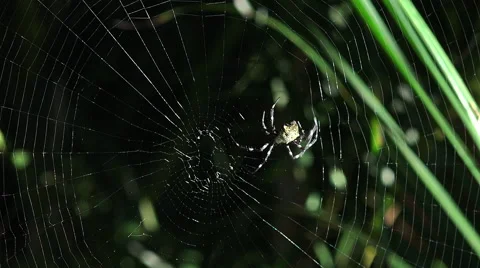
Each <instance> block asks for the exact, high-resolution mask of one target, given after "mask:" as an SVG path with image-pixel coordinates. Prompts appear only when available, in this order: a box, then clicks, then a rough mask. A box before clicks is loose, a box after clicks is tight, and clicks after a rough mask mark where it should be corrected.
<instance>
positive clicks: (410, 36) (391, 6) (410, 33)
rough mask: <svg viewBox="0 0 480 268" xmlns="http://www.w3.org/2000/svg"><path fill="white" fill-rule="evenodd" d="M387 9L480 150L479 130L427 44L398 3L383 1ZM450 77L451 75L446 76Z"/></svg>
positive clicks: (388, 0) (389, 0)
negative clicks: (436, 62)
mask: <svg viewBox="0 0 480 268" xmlns="http://www.w3.org/2000/svg"><path fill="white" fill-rule="evenodd" d="M383 2H384V4H385V6H386V7H387V9H388V10H389V12H390V14H392V16H393V18H394V19H395V21H396V22H397V25H398V26H399V27H400V29H401V30H402V32H403V33H404V35H405V36H406V37H407V40H408V41H409V43H410V44H411V45H412V47H413V48H414V49H415V51H416V52H417V56H419V57H420V58H421V59H422V61H423V63H424V64H425V66H427V68H428V70H429V71H430V73H431V74H432V75H433V77H434V78H435V80H436V81H437V83H438V85H439V86H440V88H441V89H442V91H443V93H444V94H445V95H446V96H447V98H448V100H449V101H450V103H451V104H452V106H453V108H454V109H455V111H456V112H457V114H458V115H459V117H460V119H461V120H462V122H463V124H464V125H465V127H466V128H467V129H468V131H469V132H470V136H471V137H472V139H473V140H474V142H475V144H476V145H477V148H480V135H479V132H478V130H477V129H476V127H475V125H474V123H473V122H472V121H471V118H470V117H469V116H468V114H467V111H466V110H465V107H464V105H463V104H462V103H461V102H460V100H459V99H458V98H457V96H456V95H455V93H454V92H453V89H452V88H451V87H450V85H449V84H448V81H447V79H446V78H445V76H444V75H443V74H442V72H441V71H440V69H439V68H438V65H437V64H435V62H434V60H433V58H432V56H431V55H430V53H429V52H428V50H427V48H426V47H425V44H423V42H422V40H421V39H420V37H419V36H418V34H417V33H416V32H415V29H414V28H413V26H412V24H411V22H410V20H409V19H408V17H407V16H406V14H405V13H404V12H403V10H402V9H401V8H400V7H399V5H398V1H392V0H384V1H383ZM445 75H449V74H445Z"/></svg>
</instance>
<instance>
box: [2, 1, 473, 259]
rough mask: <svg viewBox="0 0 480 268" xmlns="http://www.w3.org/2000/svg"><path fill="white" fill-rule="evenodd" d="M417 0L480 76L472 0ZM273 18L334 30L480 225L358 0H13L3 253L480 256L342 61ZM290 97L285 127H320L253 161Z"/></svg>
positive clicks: (7, 20)
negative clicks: (308, 138)
mask: <svg viewBox="0 0 480 268" xmlns="http://www.w3.org/2000/svg"><path fill="white" fill-rule="evenodd" d="M459 3H460V4H459ZM234 6H235V7H236V8H234ZM417 8H418V9H419V10H420V11H421V12H422V13H423V14H424V15H426V16H425V17H426V19H427V22H428V23H430V26H431V27H432V28H433V29H434V30H435V31H436V34H437V37H438V38H439V39H440V41H441V42H442V43H443V45H445V47H446V50H447V52H448V53H449V56H450V57H451V58H452V59H453V60H454V63H455V64H456V67H457V68H459V70H460V71H461V72H462V75H463V76H464V77H465V78H466V79H467V78H468V80H469V81H471V87H472V88H475V86H476V87H477V88H478V79H477V78H476V70H475V64H476V63H477V61H478V56H479V55H480V54H479V52H478V49H477V47H476V31H477V28H478V19H477V17H478V15H479V8H478V6H476V4H475V2H473V1H472V2H469V1H453V0H452V1H440V2H438V3H437V1H431V2H427V1H423V2H421V3H419V4H418V5H417ZM253 10H256V13H255V12H254V11H253ZM239 11H240V12H239ZM239 13H240V14H239ZM383 15H385V14H383ZM267 16H270V17H273V18H276V19H277V20H279V21H281V22H283V23H285V24H286V25H288V26H289V27H290V28H291V29H293V30H294V31H295V32H296V33H298V34H300V35H302V36H309V34H310V36H311V32H310V31H309V28H308V27H309V25H312V24H313V25H317V26H318V27H319V28H320V29H322V30H323V32H324V33H325V34H326V35H328V37H329V39H330V41H331V42H333V43H334V44H335V46H336V47H337V49H338V50H339V51H340V52H341V53H342V55H343V56H344V57H345V58H346V59H347V60H348V62H349V63H350V64H351V66H350V67H351V68H353V69H354V70H355V71H356V72H357V73H358V74H360V75H361V76H362V77H363V78H364V79H365V81H367V83H368V84H369V85H370V86H371V89H372V91H373V92H375V94H376V95H377V97H378V98H379V99H380V100H381V101H383V103H384V104H385V105H386V106H387V107H388V108H389V111H390V112H391V113H392V114H393V115H394V117H395V118H396V119H397V121H398V122H399V123H400V124H401V125H402V127H403V128H404V130H405V131H406V133H407V137H408V138H409V142H410V145H411V148H412V149H413V150H414V151H415V152H416V153H417V154H418V155H419V156H420V157H421V158H422V160H424V161H425V163H426V165H427V166H428V167H429V168H430V169H431V170H432V171H433V172H434V173H435V174H436V175H437V177H438V178H439V180H440V181H441V182H442V184H443V185H444V187H446V189H447V190H448V191H449V192H450V193H451V194H452V197H453V198H454V200H455V201H456V202H457V203H458V204H459V206H460V207H461V208H462V209H463V211H464V213H465V214H466V215H467V217H469V218H470V219H471V221H472V222H473V224H474V225H475V224H477V222H478V217H479V214H478V209H477V207H478V204H479V201H478V199H479V189H478V186H477V185H476V184H475V183H474V181H473V179H472V178H471V175H470V174H469V173H468V171H467V170H466V169H465V167H464V165H463V164H462V162H461V161H460V160H457V155H456V154H455V152H454V150H453V149H452V148H451V147H450V144H449V143H448V142H447V141H446V140H445V138H444V137H443V135H442V134H441V131H439V130H438V128H437V127H436V125H435V123H434V121H433V120H432V119H431V118H430V116H429V114H428V113H427V111H426V110H425V108H424V106H423V105H422V104H421V102H420V101H419V100H417V99H416V98H415V95H414V94H413V92H412V90H411V89H410V88H409V87H408V86H407V84H406V83H405V82H404V81H403V79H401V78H400V75H399V74H398V73H397V72H396V71H395V69H394V68H393V66H392V65H391V63H390V61H389V60H388V59H387V57H386V56H385V55H384V54H383V52H381V49H380V48H379V47H377V44H376V43H375V41H374V39H373V37H372V35H371V33H370V31H369V29H368V28H367V27H365V25H364V24H363V23H362V22H361V21H360V20H359V18H358V17H356V14H354V11H353V10H352V7H351V6H350V4H349V3H348V2H343V1H318V0H317V1H290V0H286V1H262V2H257V1H251V3H250V4H249V3H247V2H246V1H236V3H235V5H234V4H233V3H232V2H230V1H223V2H216V1H154V0H139V1H115V0H113V1H85V0H83V1H60V0H51V1H48V0H47V1H44V0H25V1H8V2H7V3H6V4H4V5H3V8H2V10H1V11H0V18H1V19H0V29H1V30H0V38H1V41H0V58H1V59H2V60H1V66H2V67H1V71H0V101H1V103H0V131H1V132H0V134H1V135H0V151H1V152H2V153H1V156H2V168H1V171H2V173H1V174H2V188H1V189H2V191H1V192H2V195H1V198H0V237H1V239H0V256H1V257H0V266H2V267H3V266H5V267H71V266H75V267H78V266H80V267H99V266H105V267H135V265H136V264H140V263H141V264H142V265H144V266H146V267H177V266H182V267H187V265H190V266H189V267H200V266H202V267H230V266H236V267H260V266H263V267H270V266H272V267H316V266H322V267H332V266H334V265H335V266H338V267H347V266H367V267H370V266H374V267H380V266H382V265H387V266H389V267H399V266H398V265H406V266H407V265H408V266H431V265H437V266H436V267H440V266H439V265H446V266H461V267H468V266H477V265H478V264H479V263H478V257H476V256H475V254H474V253H473V252H472V250H471V248H470V247H469V246H468V245H467V244H466V243H465V241H464V239H463V238H462V236H461V234H460V233H458V231H457V230H456V228H455V226H454V225H453V224H452V223H451V222H449V220H448V217H447V215H446V214H445V213H444V212H443V210H442V209H441V207H440V206H439V205H438V204H437V203H436V202H435V201H434V199H433V198H432V196H431V195H430V194H429V192H428V191H427V190H426V189H425V188H424V186H423V185H422V184H421V182H419V181H418V178H417V177H416V175H415V173H414V172H412V170H411V169H410V167H409V165H408V163H407V162H405V161H404V160H403V159H402V158H401V157H400V155H399V154H398V153H397V150H396V148H395V146H394V145H392V144H390V143H389V142H388V141H387V140H384V139H383V134H382V132H381V128H379V123H378V120H377V119H376V117H375V113H372V111H370V110H369V109H368V108H367V107H366V105H364V103H363V102H362V100H361V98H359V97H358V96H356V95H355V94H354V91H353V90H352V89H351V88H350V85H349V84H348V83H347V82H346V81H345V80H344V79H343V76H342V74H341V72H340V71H339V69H338V67H337V66H335V65H334V64H331V65H330V67H331V68H332V70H333V72H332V73H331V74H325V73H322V72H321V71H320V70H319V69H318V68H317V67H316V66H315V65H314V64H313V62H312V61H310V60H309V59H308V57H307V56H306V55H305V54H304V53H303V52H302V51H301V50H300V49H298V48H297V47H296V46H294V45H293V44H292V43H291V42H289V41H288V40H287V39H286V38H285V37H284V36H282V35H280V34H279V33H278V32H276V31H275V30H273V29H271V28H269V27H268V25H265V18H266V17H267ZM385 19H390V18H389V17H388V16H386V15H385ZM391 27H392V30H394V31H396V32H395V33H396V34H397V35H396V37H397V38H398V39H397V41H398V42H399V43H400V44H401V45H406V41H405V38H404V37H403V36H402V35H401V33H400V32H399V31H398V29H396V28H395V27H394V26H393V24H392V25H391ZM311 41H312V44H313V42H314V41H313V39H312V40H311ZM405 49H407V50H406V51H409V50H408V47H407V46H405ZM319 52H320V53H324V52H322V51H319ZM410 56H411V62H412V63H414V64H415V67H416V69H415V70H416V74H417V75H418V76H419V77H421V78H422V81H423V82H424V84H425V85H427V86H428V88H429V89H430V92H429V93H430V94H431V95H432V96H433V97H434V98H435V99H436V100H437V105H438V106H439V107H440V108H441V109H442V110H444V111H445V113H446V114H447V115H448V119H449V121H450V123H451V124H452V125H454V126H455V128H456V129H457V130H459V131H460V133H464V137H465V139H466V142H467V145H468V144H472V143H471V142H470V141H469V140H467V138H466V137H467V135H466V132H465V130H464V129H463V126H462V125H461V124H460V123H459V122H460V121H459V120H458V118H456V117H455V116H454V115H453V114H452V113H450V112H449V106H448V104H447V102H446V100H445V99H444V97H443V96H442V95H441V94H440V91H439V90H438V89H437V88H436V86H435V85H434V83H433V82H431V81H430V77H429V76H428V73H427V72H426V70H424V69H423V67H422V66H421V64H420V63H421V62H420V61H419V59H417V58H415V57H414V56H413V53H411V55H410ZM416 63H418V64H416ZM417 65H418V66H417ZM277 98H280V100H279V102H278V104H277V106H276V110H275V112H276V114H275V126H276V128H277V129H280V128H281V127H282V125H284V124H285V123H288V122H291V121H293V120H298V121H299V122H300V123H301V124H302V126H303V128H304V129H305V132H307V133H308V131H309V130H310V129H311V128H312V127H313V126H314V120H315V119H314V118H315V117H316V118H317V119H318V122H319V127H320V132H319V138H318V141H317V142H316V143H315V144H314V145H313V146H312V147H311V148H310V149H309V150H307V151H306V152H305V154H304V155H303V156H302V157H301V158H300V159H298V160H292V159H291V158H290V157H289V155H288V151H287V150H286V149H285V147H284V146H281V145H277V146H275V148H274V149H273V153H272V155H271V156H270V158H269V159H268V161H267V163H266V164H265V166H263V167H262V168H261V169H260V170H259V171H258V172H253V171H254V170H255V169H256V168H257V167H258V165H259V164H260V163H262V161H263V160H264V158H265V152H261V153H259V152H249V151H247V150H244V149H242V148H239V147H238V146H236V145H235V143H234V142H233V139H235V140H236V141H238V142H239V143H240V144H242V145H245V146H248V147H255V148H259V147H261V146H262V145H263V144H265V143H266V142H272V141H273V139H274V138H275V137H272V136H269V135H265V133H264V131H263V128H262V125H261V117H262V113H263V112H266V114H267V115H268V114H269V109H270V108H271V106H272V104H273V103H274V102H275V100H276V99H277ZM314 115H315V116H314ZM267 121H268V120H267ZM268 123H269V122H267V124H268ZM228 129H231V133H229V132H228ZM472 146H473V145H472ZM292 150H294V153H298V152H300V151H299V150H298V148H295V146H292ZM402 267H403V266H402ZM442 267H443V266H442Z"/></svg>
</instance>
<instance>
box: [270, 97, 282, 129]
mask: <svg viewBox="0 0 480 268" xmlns="http://www.w3.org/2000/svg"><path fill="white" fill-rule="evenodd" d="M279 100H280V98H277V100H276V101H275V103H274V104H273V105H272V109H270V124H271V126H272V130H273V131H275V125H274V124H273V115H274V113H275V105H277V103H278V101H279Z"/></svg>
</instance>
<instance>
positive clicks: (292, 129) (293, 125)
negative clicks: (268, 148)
mask: <svg viewBox="0 0 480 268" xmlns="http://www.w3.org/2000/svg"><path fill="white" fill-rule="evenodd" d="M301 136H302V134H301V133H300V126H299V124H298V122H297V121H292V122H290V123H287V124H285V125H283V127H282V130H280V132H279V133H278V135H277V136H276V137H275V143H276V144H289V143H291V142H294V141H296V140H297V139H298V138H300V137H301Z"/></svg>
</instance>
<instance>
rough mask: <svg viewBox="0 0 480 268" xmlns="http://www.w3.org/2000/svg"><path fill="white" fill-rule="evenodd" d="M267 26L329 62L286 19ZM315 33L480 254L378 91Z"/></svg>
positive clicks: (477, 240) (478, 243) (478, 242)
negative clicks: (377, 96)
mask: <svg viewBox="0 0 480 268" xmlns="http://www.w3.org/2000/svg"><path fill="white" fill-rule="evenodd" d="M266 23H267V24H268V26H269V27H270V28H271V29H274V30H276V31H277V32H279V33H281V34H282V35H284V36H285V37H286V38H287V39H289V40H290V41H291V42H292V43H294V44H295V45H296V46H297V47H299V48H300V49H302V51H303V52H304V53H305V54H306V55H307V56H308V57H309V58H310V59H311V60H312V61H313V62H314V63H315V64H316V65H317V66H318V67H319V68H321V66H322V65H325V64H326V61H325V60H324V59H323V57H322V56H320V55H319V54H318V53H317V52H316V50H315V49H313V48H312V46H310V45H309V44H308V43H307V42H305V41H304V40H303V39H302V38H301V37H300V36H299V35H298V34H296V33H295V32H293V31H292V30H291V29H290V28H288V27H286V26H285V25H284V24H283V23H281V22H279V21H278V20H276V19H274V18H271V17H270V18H268V20H267V22H266ZM315 37H316V38H317V39H318V41H319V42H320V44H321V45H322V46H323V47H324V48H325V49H326V51H327V52H328V54H329V55H330V56H331V57H332V60H333V61H334V62H335V64H337V66H341V69H342V71H343V74H344V76H345V77H346V79H347V80H348V81H349V82H350V83H351V84H352V86H353V87H354V89H355V90H356V91H357V93H358V94H359V95H360V96H361V97H362V98H363V100H364V101H365V103H366V104H367V105H368V106H369V107H370V109H372V110H373V111H376V114H377V115H378V117H379V118H380V119H381V121H382V123H383V124H384V125H385V126H386V127H387V129H386V133H387V134H388V135H389V137H390V138H391V140H392V141H393V142H394V143H395V144H396V145H397V147H398V148H399V150H400V152H401V153H402V155H403V156H404V157H405V159H406V160H407V161H408V162H409V163H410V165H411V167H412V168H413V169H414V170H415V172H416V174H417V175H418V177H419V178H420V179H421V180H422V182H423V183H424V185H425V186H426V187H427V189H428V190H429V191H430V193H431V194H432V196H433V197H434V198H435V199H436V200H437V202H438V203H439V204H440V205H441V207H442V209H443V210H444V211H445V212H446V214H447V215H448V217H449V218H450V220H451V221H452V222H453V223H454V224H455V226H456V227H457V228H458V229H459V231H460V232H461V233H462V235H463V236H464V238H465V240H466V241H467V242H468V243H469V244H470V246H471V247H472V249H473V250H474V251H475V252H476V253H477V254H478V255H479V256H480V236H479V235H478V234H477V232H476V231H475V229H474V228H473V227H472V225H471V224H470V222H469V221H468V220H467V218H466V217H465V216H464V215H463V214H462V212H461V211H460V208H459V207H458V206H457V204H456V203H455V201H454V200H453V199H452V198H451V196H450V195H449V194H448V192H447V191H446V190H445V189H444V188H443V186H442V185H441V184H440V183H439V182H438V180H437V179H436V178H435V176H434V175H433V174H432V173H431V172H430V170H429V169H428V168H427V167H426V166H425V165H424V163H423V162H422V161H421V160H420V159H419V158H418V156H417V155H416V154H415V153H414V152H413V151H412V150H411V149H410V147H408V145H407V144H406V143H405V140H404V134H403V131H402V130H401V128H400V127H399V126H398V124H397V123H396V122H395V120H394V119H393V117H392V116H391V115H390V114H389V113H388V111H387V110H386V109H385V107H384V106H383V105H382V104H381V102H380V101H379V100H378V99H377V98H376V97H375V95H374V94H373V93H372V92H371V90H369V88H368V87H367V85H366V84H365V82H364V81H363V80H362V79H361V78H360V77H359V76H358V75H357V74H356V73H355V72H354V71H353V70H352V69H351V68H350V66H349V65H348V63H347V62H346V61H345V60H344V59H343V58H342V57H341V56H340V55H339V52H338V51H337V50H335V49H334V48H333V46H332V45H331V44H330V43H329V42H328V41H327V39H326V38H324V37H323V34H321V33H320V32H319V31H316V33H315Z"/></svg>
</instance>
